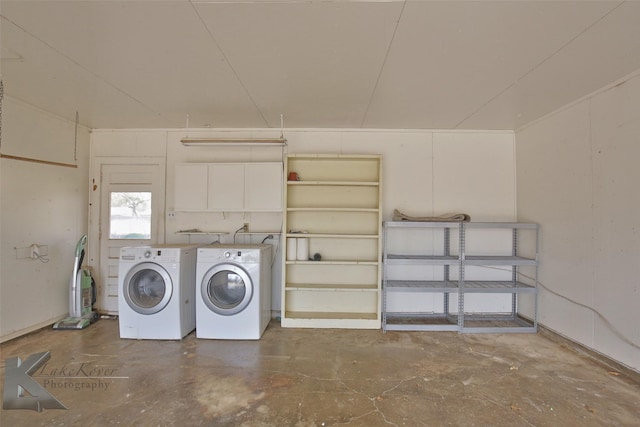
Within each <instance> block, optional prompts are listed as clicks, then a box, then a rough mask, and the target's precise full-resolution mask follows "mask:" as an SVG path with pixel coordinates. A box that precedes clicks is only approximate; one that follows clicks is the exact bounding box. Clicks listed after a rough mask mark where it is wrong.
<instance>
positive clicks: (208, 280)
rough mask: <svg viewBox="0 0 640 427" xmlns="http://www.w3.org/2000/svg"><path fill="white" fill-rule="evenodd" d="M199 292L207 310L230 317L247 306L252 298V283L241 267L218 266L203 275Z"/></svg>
mask: <svg viewBox="0 0 640 427" xmlns="http://www.w3.org/2000/svg"><path fill="white" fill-rule="evenodd" d="M200 292H201V294H202V300H203V301H204V303H205V305H206V306H207V307H209V309H211V310H212V311H213V312H214V313H218V314H222V315H224V316H230V315H233V314H236V313H239V312H241V311H242V310H244V309H245V308H246V307H247V305H249V302H251V297H252V296H253V283H252V282H251V278H250V277H249V275H248V274H247V272H246V271H245V270H244V269H243V268H242V267H239V266H237V265H233V264H219V265H216V266H215V267H213V268H211V269H210V270H209V271H207V274H205V275H204V277H203V278H202V283H201V285H200Z"/></svg>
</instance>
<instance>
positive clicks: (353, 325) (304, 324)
mask: <svg viewBox="0 0 640 427" xmlns="http://www.w3.org/2000/svg"><path fill="white" fill-rule="evenodd" d="M281 324H282V326H283V327H289V328H331V329H380V327H381V326H382V322H381V320H380V317H379V316H378V314H377V313H352V312H350V313H339V312H317V311H312V312H309V311H305V312H303V311H287V312H285V316H284V317H283V318H282V320H281Z"/></svg>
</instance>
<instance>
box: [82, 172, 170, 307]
mask: <svg viewBox="0 0 640 427" xmlns="http://www.w3.org/2000/svg"><path fill="white" fill-rule="evenodd" d="M130 161H131V160H130ZM99 168H100V185H99V187H98V188H99V192H98V193H99V194H98V195H97V197H95V198H94V200H95V199H97V200H95V201H97V202H98V204H99V206H98V207H93V208H94V209H93V212H94V213H96V214H97V215H98V216H99V221H97V224H94V223H95V221H94V222H93V223H92V225H91V227H90V228H91V230H90V233H91V234H92V235H93V237H94V239H95V236H96V234H97V235H98V241H99V242H98V245H97V247H96V245H94V248H95V249H98V253H99V255H98V256H97V257H92V261H93V263H92V267H93V270H94V275H97V280H96V281H97V282H98V298H97V302H96V308H97V309H98V310H99V311H100V312H101V313H106V314H117V313H118V294H119V289H118V263H119V255H120V248H122V247H125V246H142V245H150V244H154V243H164V210H165V200H164V194H165V191H164V190H165V189H164V182H165V179H164V176H165V167H164V161H158V162H156V163H153V164H140V163H136V164H132V163H127V164H110V163H101V164H100V165H99ZM95 201H94V203H95ZM92 232H93V233H92ZM90 237H91V236H90Z"/></svg>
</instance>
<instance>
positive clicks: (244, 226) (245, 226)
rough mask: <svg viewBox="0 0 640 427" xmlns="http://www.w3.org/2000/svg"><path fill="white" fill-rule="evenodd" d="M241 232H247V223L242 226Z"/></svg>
mask: <svg viewBox="0 0 640 427" xmlns="http://www.w3.org/2000/svg"><path fill="white" fill-rule="evenodd" d="M242 231H244V232H247V231H249V223H248V222H245V223H244V225H243V226H242Z"/></svg>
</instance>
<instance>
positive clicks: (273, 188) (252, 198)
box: [244, 163, 282, 211]
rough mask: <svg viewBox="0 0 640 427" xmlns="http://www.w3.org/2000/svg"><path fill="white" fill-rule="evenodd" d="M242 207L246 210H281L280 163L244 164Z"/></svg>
mask: <svg viewBox="0 0 640 427" xmlns="http://www.w3.org/2000/svg"><path fill="white" fill-rule="evenodd" d="M244 178H245V194H244V208H245V210H247V211H281V210H282V164H281V163H247V164H246V165H245V175H244Z"/></svg>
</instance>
